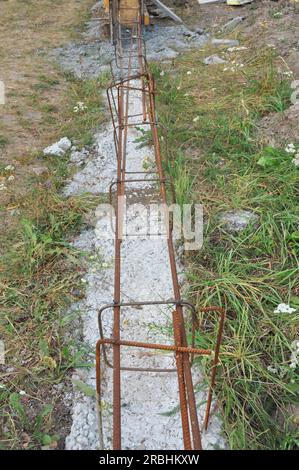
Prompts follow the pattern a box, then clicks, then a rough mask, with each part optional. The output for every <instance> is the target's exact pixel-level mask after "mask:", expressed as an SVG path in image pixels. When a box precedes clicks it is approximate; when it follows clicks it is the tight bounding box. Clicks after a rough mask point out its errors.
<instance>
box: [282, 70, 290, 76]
mask: <svg viewBox="0 0 299 470" xmlns="http://www.w3.org/2000/svg"><path fill="white" fill-rule="evenodd" d="M282 74H283V75H285V76H286V77H292V76H293V72H292V71H291V70H287V71H286V72H283V73H282Z"/></svg>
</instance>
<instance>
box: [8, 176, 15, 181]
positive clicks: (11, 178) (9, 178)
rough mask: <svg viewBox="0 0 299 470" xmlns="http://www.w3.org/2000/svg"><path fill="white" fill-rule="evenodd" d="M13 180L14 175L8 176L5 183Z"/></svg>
mask: <svg viewBox="0 0 299 470" xmlns="http://www.w3.org/2000/svg"><path fill="white" fill-rule="evenodd" d="M14 179H15V177H14V175H10V176H9V177H8V178H7V181H13V180H14Z"/></svg>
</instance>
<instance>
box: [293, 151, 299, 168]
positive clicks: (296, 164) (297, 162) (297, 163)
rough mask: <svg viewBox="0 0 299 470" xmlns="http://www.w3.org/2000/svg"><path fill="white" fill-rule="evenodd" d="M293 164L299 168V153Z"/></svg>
mask: <svg viewBox="0 0 299 470" xmlns="http://www.w3.org/2000/svg"><path fill="white" fill-rule="evenodd" d="M292 163H293V164H294V165H295V166H299V152H298V153H296V155H295V158H293V160H292Z"/></svg>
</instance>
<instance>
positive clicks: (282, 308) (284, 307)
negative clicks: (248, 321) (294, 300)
mask: <svg viewBox="0 0 299 470" xmlns="http://www.w3.org/2000/svg"><path fill="white" fill-rule="evenodd" d="M294 312H296V308H292V307H290V306H289V305H288V304H279V305H277V307H276V309H275V310H274V313H294Z"/></svg>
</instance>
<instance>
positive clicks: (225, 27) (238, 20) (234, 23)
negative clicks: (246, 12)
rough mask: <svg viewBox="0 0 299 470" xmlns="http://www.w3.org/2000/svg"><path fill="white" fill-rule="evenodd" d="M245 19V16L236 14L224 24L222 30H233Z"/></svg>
mask: <svg viewBox="0 0 299 470" xmlns="http://www.w3.org/2000/svg"><path fill="white" fill-rule="evenodd" d="M244 20H245V17H244V16H236V17H235V18H233V19H232V20H230V21H229V22H228V23H226V24H225V25H223V26H222V28H221V31H223V32H224V31H225V32H226V33H228V32H231V31H233V30H234V29H235V28H236V27H237V26H238V25H239V24H240V23H242V21H244Z"/></svg>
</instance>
